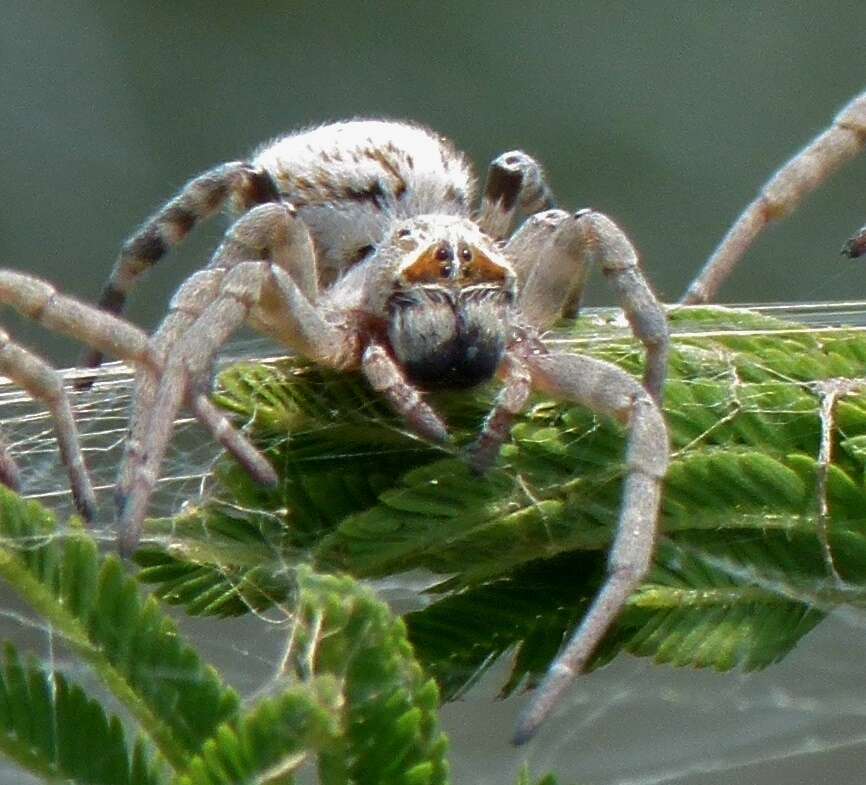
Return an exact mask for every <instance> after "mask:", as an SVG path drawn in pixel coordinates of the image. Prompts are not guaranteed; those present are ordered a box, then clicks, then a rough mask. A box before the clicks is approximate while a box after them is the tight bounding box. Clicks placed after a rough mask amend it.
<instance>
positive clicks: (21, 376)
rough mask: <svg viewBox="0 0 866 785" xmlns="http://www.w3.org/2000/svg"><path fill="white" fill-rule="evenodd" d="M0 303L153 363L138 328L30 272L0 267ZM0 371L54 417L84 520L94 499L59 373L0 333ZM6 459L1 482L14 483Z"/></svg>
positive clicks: (90, 341)
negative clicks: (41, 402) (60, 292)
mask: <svg viewBox="0 0 866 785" xmlns="http://www.w3.org/2000/svg"><path fill="white" fill-rule="evenodd" d="M0 303H2V304H4V305H8V306H10V307H12V308H14V309H15V310H17V311H18V312H19V313H21V314H22V315H24V316H26V317H28V318H30V319H32V320H33V321H35V322H37V323H38V324H40V325H42V326H43V327H45V328H47V329H49V330H52V331H54V332H58V333H61V334H64V335H69V336H71V337H73V338H76V339H78V340H79V341H81V342H82V343H85V344H88V345H90V346H95V347H97V348H98V349H100V350H101V351H104V352H107V353H110V354H112V355H114V356H116V357H120V358H121V359H123V360H125V361H127V362H129V363H134V364H138V365H142V366H146V365H152V364H153V363H154V358H153V355H152V353H151V351H150V344H149V341H148V337H147V335H146V334H145V333H144V332H142V331H141V330H139V329H138V328H136V327H133V326H132V325H131V324H128V323H127V322H124V321H123V320H122V319H118V318H117V317H114V316H111V315H110V314H106V313H105V312H104V311H101V310H99V309H97V308H94V307H92V306H89V305H86V304H84V303H81V302H79V301H77V300H74V299H72V298H71V297H65V296H63V295H61V294H58V292H57V291H56V290H55V288H54V287H53V286H51V285H50V284H49V283H46V282H45V281H42V280H40V279H38V278H34V277H33V276H31V275H26V274H24V273H18V272H14V271H12V270H0ZM0 372H2V373H3V374H5V375H6V376H8V377H9V378H10V379H12V380H13V381H14V382H15V383H16V384H18V385H20V386H21V387H23V388H24V389H25V390H27V392H29V393H30V394H31V395H32V396H33V397H34V398H36V399H38V400H41V401H44V402H45V404H46V406H47V407H48V409H49V411H50V412H51V415H52V417H53V420H54V427H55V432H56V434H57V443H58V446H59V448H60V455H61V457H62V459H63V462H64V463H65V464H66V468H67V471H68V472H69V481H70V486H71V488H72V495H73V498H74V499H75V504H76V507H77V508H78V510H79V512H80V513H81V515H82V516H83V517H84V518H85V519H87V520H90V519H91V518H92V516H93V513H94V511H95V508H96V501H95V497H94V494H93V489H92V487H91V485H90V480H89V479H88V476H87V470H86V468H85V465H84V460H83V458H82V456H81V450H80V447H79V439H78V430H77V428H76V426H75V420H74V418H73V416H72V409H71V406H70V404H69V399H68V397H67V395H66V392H65V391H64V389H63V380H62V377H61V376H60V374H58V373H57V372H56V371H55V370H53V369H52V368H51V367H50V366H48V365H47V364H46V363H45V362H44V361H43V360H41V359H40V358H38V357H36V356H35V355H33V354H32V353H30V352H29V351H27V350H25V349H22V348H21V347H19V346H17V345H16V344H15V343H13V342H11V341H10V340H9V336H8V335H6V333H0ZM10 460H11V459H9V458H8V456H7V457H5V458H2V459H0V477H2V478H3V482H4V483H5V484H7V485H11V486H12V487H15V486H14V483H15V477H14V469H9V468H8V467H9V465H10V464H9V461H10Z"/></svg>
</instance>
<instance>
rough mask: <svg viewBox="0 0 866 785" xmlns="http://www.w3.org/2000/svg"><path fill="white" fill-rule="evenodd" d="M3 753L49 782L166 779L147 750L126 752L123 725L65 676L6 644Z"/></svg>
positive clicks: (1, 673)
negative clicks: (25, 659) (22, 656)
mask: <svg viewBox="0 0 866 785" xmlns="http://www.w3.org/2000/svg"><path fill="white" fill-rule="evenodd" d="M0 751H2V753H3V754H4V755H5V756H7V757H9V758H11V759H12V760H14V761H16V762H17V763H18V764H19V765H20V766H21V767H22V768H24V769H28V770H30V771H32V772H34V773H36V774H39V775H40V776H42V777H44V778H45V779H47V780H64V781H71V782H87V783H93V785H150V784H151V783H154V784H155V783H160V782H163V780H162V779H161V778H160V777H159V776H158V773H157V771H156V770H155V769H154V768H152V767H151V766H150V765H149V764H148V762H147V759H146V758H147V756H146V753H145V745H144V744H143V743H142V742H139V743H137V744H136V745H135V746H134V749H133V751H132V753H130V751H129V748H128V747H127V743H126V738H125V734H124V730H123V727H122V725H121V723H120V720H119V719H118V718H117V717H113V716H112V717H109V716H108V715H107V714H106V713H105V711H104V710H103V708H102V706H101V705H100V704H99V703H98V702H96V701H94V700H92V699H90V698H88V697H87V695H85V693H84V691H83V690H82V689H81V687H79V686H78V685H76V684H71V683H70V682H69V681H68V680H67V679H66V677H65V676H64V675H63V674H62V673H53V674H52V673H47V672H46V671H45V670H43V668H42V666H40V665H39V664H38V663H37V662H36V661H35V660H32V659H31V660H30V661H29V662H28V663H27V664H24V663H22V662H21V659H20V657H19V655H18V653H17V651H16V650H15V648H14V647H13V646H12V645H11V644H8V643H7V644H6V646H5V650H4V658H3V666H2V670H0Z"/></svg>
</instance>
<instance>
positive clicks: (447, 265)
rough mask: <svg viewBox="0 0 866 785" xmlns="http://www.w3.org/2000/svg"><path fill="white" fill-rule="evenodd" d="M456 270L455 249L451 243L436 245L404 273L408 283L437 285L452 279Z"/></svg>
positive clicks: (421, 255) (420, 256) (422, 254)
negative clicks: (444, 280)
mask: <svg viewBox="0 0 866 785" xmlns="http://www.w3.org/2000/svg"><path fill="white" fill-rule="evenodd" d="M453 270H454V249H453V248H452V246H451V243H449V242H441V243H436V245H431V246H430V247H429V248H428V249H427V250H425V251H424V252H422V253H421V254H420V255H419V256H418V258H417V259H416V260H415V261H414V262H412V264H410V265H409V266H408V267H407V268H406V269H405V270H404V271H403V277H404V278H405V280H406V281H407V282H408V283H435V282H436V281H441V280H442V279H443V278H450V277H451V273H452V272H453Z"/></svg>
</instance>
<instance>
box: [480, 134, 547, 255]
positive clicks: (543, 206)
mask: <svg viewBox="0 0 866 785" xmlns="http://www.w3.org/2000/svg"><path fill="white" fill-rule="evenodd" d="M554 204H555V200H554V198H553V193H552V192H551V190H550V188H549V186H548V185H547V182H546V181H545V179H544V171H543V170H542V168H541V164H540V163H538V161H536V160H535V159H534V158H532V157H531V156H529V155H527V154H526V153H524V152H522V151H521V150H512V151H511V152H508V153H503V154H502V155H500V156H499V157H498V158H495V159H494V160H493V161H492V162H491V163H490V168H489V169H488V171H487V182H486V183H485V185H484V196H483V197H482V199H481V210H480V211H479V214H478V222H477V223H478V226H479V227H481V231H482V232H484V233H485V234H486V235H488V236H489V237H492V238H494V239H495V240H502V239H504V238H506V237H507V236H508V235H509V233H510V232H511V226H512V224H513V223H514V218H515V216H516V215H517V212H518V211H519V210H520V211H523V213H524V214H527V215H528V214H531V213H537V212H538V211H539V210H547V209H548V208H551V207H553V206H554Z"/></svg>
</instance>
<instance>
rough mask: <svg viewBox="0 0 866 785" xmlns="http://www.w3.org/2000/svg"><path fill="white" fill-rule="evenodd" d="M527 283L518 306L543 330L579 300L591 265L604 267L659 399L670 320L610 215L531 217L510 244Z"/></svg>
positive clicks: (646, 382) (528, 320)
mask: <svg viewBox="0 0 866 785" xmlns="http://www.w3.org/2000/svg"><path fill="white" fill-rule="evenodd" d="M505 251H506V253H507V254H508V255H509V256H510V258H511V259H512V260H513V263H514V266H515V268H516V269H517V270H518V271H519V272H518V275H523V276H524V278H525V283H524V284H523V287H522V289H521V290H520V298H519V300H518V310H519V312H520V315H521V318H522V320H523V324H524V325H526V326H529V327H532V328H534V329H535V330H536V331H538V332H541V331H543V330H545V329H547V328H549V327H551V326H552V325H553V324H554V322H555V321H556V319H557V318H558V317H559V315H560V314H561V313H562V312H563V311H565V310H567V309H568V307H569V305H570V304H571V303H573V302H579V300H580V295H581V290H582V288H583V285H584V282H585V281H586V277H587V271H588V269H589V267H590V266H592V265H598V266H599V267H601V269H602V272H603V273H604V276H605V278H607V280H608V281H610V284H611V286H612V287H613V289H614V291H615V292H616V295H617V299H618V300H619V303H620V307H621V308H622V310H623V313H624V314H625V317H626V319H627V320H628V322H629V324H630V325H631V329H632V332H633V333H634V334H635V335H636V336H637V338H638V339H639V340H640V341H641V342H642V343H643V345H644V347H645V348H646V365H645V369H644V387H646V389H647V390H648V391H649V393H650V395H652V397H653V398H654V399H655V400H656V402H659V401H660V400H661V396H662V391H663V387H664V380H665V375H666V372H667V354H668V346H669V340H670V337H669V332H668V323H667V318H666V316H665V312H664V309H663V308H662V306H661V304H660V303H659V301H658V300H657V299H656V296H655V295H654V294H653V291H652V289H651V288H650V287H649V284H648V283H647V281H646V278H644V275H643V272H642V271H641V268H640V264H639V261H638V256H637V251H636V250H635V248H634V246H633V245H632V244H631V242H630V241H629V239H628V237H627V236H626V234H625V233H624V232H623V231H622V230H621V229H620V228H619V227H618V226H617V225H616V224H615V223H614V222H613V221H612V220H611V219H610V218H608V217H607V216H606V215H604V214H602V213H598V212H595V211H593V210H580V211H578V212H577V213H574V214H573V215H570V214H569V213H566V212H564V211H563V210H547V211H546V212H543V213H537V214H536V215H533V216H531V217H530V218H528V219H527V220H526V221H525V222H524V224H523V226H521V228H520V229H519V230H518V231H517V232H515V234H514V236H513V237H512V238H511V240H509V242H508V244H507V245H506V247H505Z"/></svg>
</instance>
